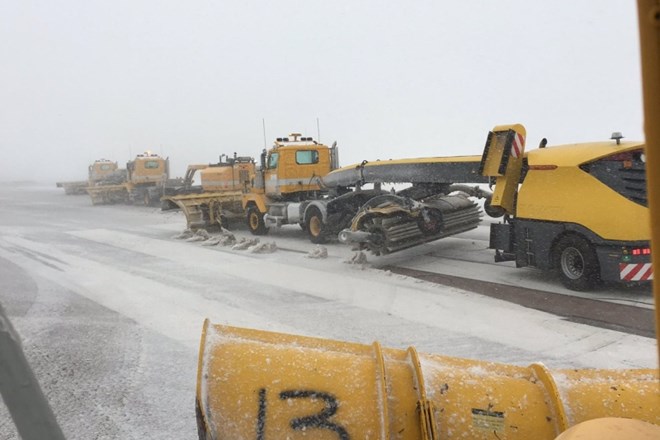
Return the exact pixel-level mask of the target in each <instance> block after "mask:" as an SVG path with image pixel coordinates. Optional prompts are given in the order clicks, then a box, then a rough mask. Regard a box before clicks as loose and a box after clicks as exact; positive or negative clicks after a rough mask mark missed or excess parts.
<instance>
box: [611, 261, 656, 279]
mask: <svg viewBox="0 0 660 440" xmlns="http://www.w3.org/2000/svg"><path fill="white" fill-rule="evenodd" d="M619 277H620V278H621V279H622V280H623V281H648V280H652V279H653V266H651V263H619Z"/></svg>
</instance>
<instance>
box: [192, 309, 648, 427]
mask: <svg viewBox="0 0 660 440" xmlns="http://www.w3.org/2000/svg"><path fill="white" fill-rule="evenodd" d="M659 386H660V381H659V379H658V370H657V369H655V370H654V369H638V370H554V371H550V370H548V369H547V368H545V367H544V366H543V365H541V364H534V365H532V366H530V367H520V366H514V365H505V364H498V363H492V362H483V361H475V360H467V359H460V358H452V357H447V356H441V355H434V354H423V353H419V354H418V353H417V352H416V351H415V350H414V348H412V347H411V348H409V349H408V350H400V349H388V348H382V347H380V345H379V344H377V343H374V344H373V345H363V344H355V343H348V342H339V341H333V340H326V339H316V338H310V337H304V336H294V335H286V334H280V333H271V332H265V331H260V330H250V329H241V328H235V327H228V326H222V325H213V324H210V322H209V321H208V320H207V321H206V322H205V323H204V329H203V333H202V341H201V346H200V356H199V368H198V377H197V405H198V421H199V431H200V438H201V439H205V440H207V439H213V440H240V439H255V440H271V439H272V440H276V439H286V438H290V439H299V438H300V439H302V438H310V439H320V440H326V439H327V440H349V439H354V440H363V439H382V440H385V439H400V440H417V439H419V440H434V439H451V438H461V439H462V438H469V439H497V438H499V439H501V440H504V439H521V440H522V439H525V440H528V439H535V440H544V439H555V437H557V436H558V435H559V434H560V433H561V432H563V431H565V430H566V429H568V428H570V427H572V426H574V425H577V424H579V423H581V422H585V421H588V420H592V419H597V418H602V417H622V418H628V419H637V420H641V421H645V422H648V423H652V424H656V425H658V424H660V405H659V403H660V402H659V401H658V399H659V395H658V390H659Z"/></svg>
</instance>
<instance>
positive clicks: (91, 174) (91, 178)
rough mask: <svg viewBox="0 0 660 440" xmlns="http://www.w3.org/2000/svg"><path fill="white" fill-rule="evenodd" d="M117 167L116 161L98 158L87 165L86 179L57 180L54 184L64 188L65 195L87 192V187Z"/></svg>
mask: <svg viewBox="0 0 660 440" xmlns="http://www.w3.org/2000/svg"><path fill="white" fill-rule="evenodd" d="M117 168H118V167H117V162H112V161H110V160H107V159H98V160H95V161H94V163H92V164H91V165H90V166H89V167H88V170H87V180H82V181H78V182H57V183H56V186H57V187H58V188H64V193H65V194H67V195H73V194H87V187H89V186H92V185H94V184H96V183H97V182H100V181H101V180H103V179H104V178H105V177H106V176H108V175H109V174H112V173H113V172H115V170H117Z"/></svg>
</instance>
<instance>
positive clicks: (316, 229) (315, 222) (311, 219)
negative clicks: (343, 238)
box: [305, 206, 328, 244]
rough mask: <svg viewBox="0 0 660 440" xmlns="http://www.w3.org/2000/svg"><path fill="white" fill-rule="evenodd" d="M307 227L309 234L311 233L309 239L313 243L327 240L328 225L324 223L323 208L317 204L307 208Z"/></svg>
mask: <svg viewBox="0 0 660 440" xmlns="http://www.w3.org/2000/svg"><path fill="white" fill-rule="evenodd" d="M305 229H306V230H307V235H309V241H311V242H312V243H315V244H323V243H325V242H326V241H327V238H328V233H327V227H326V225H325V223H323V215H322V214H321V210H320V209H319V208H317V207H316V206H312V207H311V208H309V209H308V210H307V215H306V216H305Z"/></svg>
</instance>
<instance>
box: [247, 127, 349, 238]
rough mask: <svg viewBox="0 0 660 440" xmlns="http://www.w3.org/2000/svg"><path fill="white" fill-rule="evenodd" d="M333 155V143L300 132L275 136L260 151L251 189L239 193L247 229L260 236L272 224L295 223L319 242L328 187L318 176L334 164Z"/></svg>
mask: <svg viewBox="0 0 660 440" xmlns="http://www.w3.org/2000/svg"><path fill="white" fill-rule="evenodd" d="M337 154H338V153H337V147H336V144H335V145H333V146H332V147H328V146H326V145H323V144H321V143H318V142H317V141H315V140H314V139H312V138H311V137H304V136H302V135H301V134H300V133H292V134H290V135H289V137H284V138H277V139H276V141H275V144H274V146H273V147H272V148H271V149H270V150H268V151H265V150H264V152H263V153H262V154H261V161H260V167H259V169H258V170H257V172H256V175H255V179H254V184H253V186H252V189H251V191H250V192H248V193H246V194H245V195H244V196H243V209H244V210H245V212H246V219H247V225H248V228H249V229H250V231H251V232H252V233H253V234H255V235H263V234H266V233H268V229H269V228H270V227H273V226H275V227H280V226H282V225H290V224H294V225H295V224H298V225H300V226H301V227H302V228H303V229H304V230H307V232H308V234H309V236H310V239H311V240H312V242H315V243H322V242H323V241H324V240H325V238H326V237H327V233H326V228H325V226H324V223H325V217H324V209H323V208H324V199H325V198H326V196H327V194H328V190H326V189H324V188H322V186H321V184H320V178H322V177H323V176H325V175H327V174H328V173H329V172H330V171H332V170H333V169H335V168H337V167H338V156H337Z"/></svg>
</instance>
